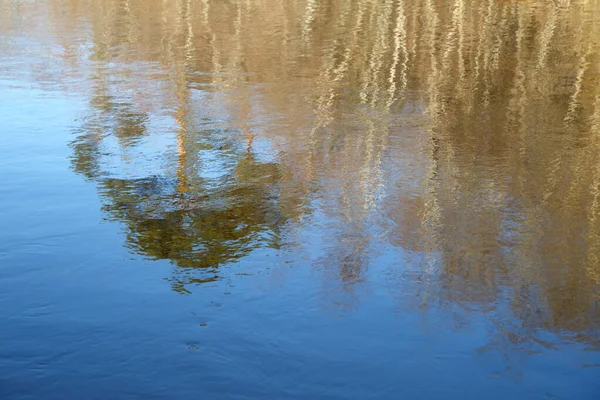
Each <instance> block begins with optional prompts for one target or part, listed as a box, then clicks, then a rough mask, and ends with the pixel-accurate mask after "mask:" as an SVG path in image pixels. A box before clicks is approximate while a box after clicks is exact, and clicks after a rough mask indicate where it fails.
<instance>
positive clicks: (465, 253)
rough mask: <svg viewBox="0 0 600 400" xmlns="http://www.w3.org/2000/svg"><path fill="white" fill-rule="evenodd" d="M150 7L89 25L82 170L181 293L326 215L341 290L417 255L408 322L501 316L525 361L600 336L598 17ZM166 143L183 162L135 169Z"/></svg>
mask: <svg viewBox="0 0 600 400" xmlns="http://www.w3.org/2000/svg"><path fill="white" fill-rule="evenodd" d="M72 2H73V3H74V4H78V3H79V2H78V1H77V0H73V1H72ZM135 4H138V5H135ZM145 4H152V7H145V6H144V7H139V3H137V2H135V1H131V2H129V1H126V2H122V1H119V2H117V1H108V2H103V5H102V6H98V5H95V6H93V7H92V10H91V11H89V12H87V13H86V18H88V19H89V21H90V24H91V25H90V26H91V30H92V33H93V35H92V38H91V39H90V40H91V41H92V42H93V43H92V44H93V46H92V51H93V57H91V58H93V59H94V60H97V64H96V65H95V66H96V67H97V68H98V69H97V70H96V75H95V76H94V78H93V79H92V83H91V85H92V86H93V89H92V90H91V93H92V95H91V98H90V107H91V110H92V111H91V116H90V117H89V118H88V120H87V122H86V123H85V124H84V125H83V126H82V127H81V129H80V131H79V132H78V138H77V139H76V140H75V141H74V142H73V150H74V157H73V167H74V169H75V170H76V171H78V172H80V173H82V174H85V175H86V176H87V177H88V178H89V179H93V180H95V181H97V182H98V185H99V191H100V193H101V194H102V197H103V201H104V203H105V209H106V212H107V214H108V215H109V216H110V217H111V218H114V219H116V220H118V221H121V222H122V223H124V224H125V226H126V227H127V244H128V246H130V247H131V248H132V249H133V250H134V251H136V252H139V253H141V254H144V255H147V256H149V257H152V258H157V259H158V258H160V259H169V260H172V261H173V262H174V263H175V264H176V265H177V269H176V270H175V272H174V274H173V278H172V282H173V287H174V288H175V289H176V290H179V291H185V290H187V289H186V285H188V284H191V283H194V282H205V281H207V280H211V279H216V278H217V277H218V274H219V269H218V268H219V266H221V265H224V264H227V263H230V262H233V261H235V260H237V259H240V258H242V257H243V256H245V255H246V254H248V253H249V252H251V251H252V250H253V249H255V248H256V247H258V246H272V247H277V246H279V243H280V238H281V236H282V235H283V234H284V233H285V230H286V229H288V228H289V225H293V224H289V225H287V226H286V223H288V222H290V221H294V220H295V219H296V218H299V217H300V216H302V215H303V214H304V213H306V212H307V210H309V209H310V207H314V208H318V211H319V212H320V214H319V215H320V216H322V217H323V219H324V220H327V221H333V223H332V224H330V225H329V226H325V227H324V230H326V231H327V234H329V235H330V237H331V238H332V243H325V244H323V252H324V253H325V254H324V255H322V256H319V258H318V259H316V260H313V265H314V266H317V267H318V269H319V270H321V271H324V274H323V275H324V276H325V278H324V279H333V278H332V277H335V281H336V282H341V283H340V285H341V286H342V287H343V288H345V289H347V290H349V291H351V290H352V287H353V285H355V284H356V283H360V282H363V281H365V280H367V270H368V268H371V265H372V260H373V258H375V256H376V254H375V253H376V247H377V246H382V243H384V244H385V246H387V248H388V249H389V248H391V249H392V250H394V249H395V250H398V251H399V250H400V249H401V250H402V251H405V252H407V253H410V254H411V255H412V257H413V258H412V259H411V261H410V262H407V265H404V266H401V267H399V266H396V265H394V266H390V268H395V269H396V271H394V273H395V274H396V275H395V276H397V277H400V279H398V284H402V282H405V281H406V279H405V278H406V277H407V276H408V277H411V278H410V284H404V285H402V287H401V288H399V289H398V291H399V292H402V294H400V295H398V294H397V293H396V294H394V295H396V296H398V297H400V298H402V299H403V300H402V301H405V302H406V304H409V307H411V308H412V307H415V308H419V309H421V310H428V309H435V308H436V307H442V308H443V307H446V306H447V305H448V304H450V305H458V306H460V307H463V308H464V309H468V310H480V311H483V312H486V313H490V314H493V315H495V316H497V317H494V318H497V320H498V321H503V322H498V324H505V325H506V321H512V322H514V324H513V325H511V326H508V325H510V324H508V325H506V326H502V327H499V331H503V332H505V333H506V334H505V335H504V336H502V337H503V338H504V339H506V338H509V339H507V340H509V342H514V343H517V344H518V343H520V341H521V340H523V338H526V339H527V340H530V339H531V340H534V341H535V340H538V341H539V340H541V339H540V338H539V337H537V336H536V335H537V333H538V331H539V330H542V329H545V330H550V331H553V332H556V333H559V334H565V333H566V334H569V335H571V336H573V337H575V338H583V339H585V340H586V341H589V342H591V341H593V339H594V338H597V336H598V333H597V330H598V327H599V321H600V310H599V309H598V298H599V295H600V272H599V271H600V270H599V263H600V217H599V216H598V215H599V213H600V205H599V202H600V201H599V197H600V196H599V193H600V167H599V165H600V84H599V83H600V69H599V68H600V67H599V65H600V64H599V63H598V61H599V60H600V55H599V54H600V53H599V48H598V46H599V45H598V40H597V38H598V37H600V23H599V22H598V21H599V19H598V18H597V16H598V13H599V12H600V3H599V2H598V1H597V0H594V1H571V2H562V1H556V2H522V1H497V0H455V1H453V2H445V1H436V0H389V1H381V2H377V1H369V0H354V1H333V0H329V1H312V0H310V1H308V0H307V1H299V2H279V3H277V4H276V5H274V4H273V3H272V2H266V1H261V0H256V1H244V2H236V1H233V2H212V1H196V2H194V1H176V2H159V1H152V2H147V3H145ZM73 12H76V11H73ZM156 21H160V22H159V23H157V22H156ZM157 25H159V27H156V26H157ZM150 38H151V39H150ZM107 60H108V61H110V62H112V63H114V64H115V65H113V66H108V67H107V65H106V62H108V61H107ZM111 75H118V76H119V77H121V78H122V79H121V80H119V81H111V80H110V78H111ZM149 77H150V78H149ZM131 93H133V94H131ZM160 118H165V119H168V121H169V122H168V123H164V125H160V123H159V122H156V120H158V119H160ZM152 124H155V125H154V126H155V127H154V128H150V125H152ZM157 125H159V126H160V127H162V128H165V126H166V128H165V130H166V131H168V132H170V133H172V134H173V135H174V138H175V142H176V143H177V144H176V145H175V146H173V147H171V148H165V149H163V150H158V151H157V152H155V153H154V156H153V157H154V158H143V157H140V158H138V160H137V163H138V164H136V162H135V157H134V158H133V159H132V160H129V161H128V160H127V159H126V157H127V154H128V151H135V149H137V148H138V147H140V146H141V145H142V144H144V143H146V140H145V138H147V137H155V136H160V134H158V133H157V132H156V131H153V132H149V131H150V130H151V129H155V130H156V126H157ZM161 132H162V131H161ZM258 139H263V140H264V142H267V143H269V145H271V146H272V148H271V149H270V150H269V151H268V153H270V156H271V159H270V161H265V160H263V159H261V157H260V155H259V151H258V150H257V149H256V146H257V140H258ZM112 142H115V143H114V145H118V147H119V149H120V150H117V149H115V148H114V147H110V148H107V147H106V146H108V144H107V143H109V144H110V143H112ZM115 155H118V159H117V160H116V161H114V160H113V161H110V160H109V159H111V157H113V156H115ZM140 160H141V161H140ZM111 162H112V164H111ZM131 165H133V166H131ZM149 165H154V166H156V165H160V168H162V169H163V170H161V171H159V172H153V173H146V174H145V173H144V172H143V171H144V168H146V167H149ZM126 167H127V168H133V169H135V168H137V167H140V168H141V169H142V170H141V171H137V173H134V174H133V175H135V176H134V177H133V178H123V177H119V175H124V173H123V171H124V170H126V169H127V168H126ZM207 171H208V172H207ZM211 171H212V172H211ZM315 198H318V200H319V201H318V202H317V201H315V202H314V203H315V204H313V205H310V203H311V202H313V200H314V199H315ZM307 204H309V206H307ZM332 225H334V226H335V228H331V226H332ZM298 226H299V224H296V225H295V226H294V227H295V228H297V229H301V227H298ZM290 229H291V228H290ZM190 271H194V273H190ZM199 271H202V272H199ZM415 299H417V300H415ZM415 302H417V303H418V304H417V303H415ZM503 313H504V314H503Z"/></svg>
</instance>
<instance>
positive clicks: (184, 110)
mask: <svg viewBox="0 0 600 400" xmlns="http://www.w3.org/2000/svg"><path fill="white" fill-rule="evenodd" d="M190 6H191V3H190V0H178V1H177V4H176V7H177V20H176V21H177V24H176V31H177V33H178V34H183V35H184V37H185V41H184V43H185V45H184V48H183V54H181V55H176V56H175V84H176V87H177V89H176V93H177V110H176V111H175V120H176V121H177V125H178V127H179V129H178V130H177V151H178V153H179V156H178V164H177V178H178V182H177V190H178V191H179V192H180V193H186V192H188V191H189V182H188V177H187V169H188V165H187V163H188V162H187V159H188V152H187V142H188V123H189V121H188V118H189V98H190V90H189V87H188V81H187V72H186V70H187V67H188V64H191V63H192V62H193V61H194V51H193V49H192V43H193V39H194V31H193V29H192V25H191V9H190Z"/></svg>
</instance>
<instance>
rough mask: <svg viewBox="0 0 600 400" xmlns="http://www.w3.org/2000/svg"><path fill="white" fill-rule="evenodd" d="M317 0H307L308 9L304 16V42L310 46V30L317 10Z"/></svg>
mask: <svg viewBox="0 0 600 400" xmlns="http://www.w3.org/2000/svg"><path fill="white" fill-rule="evenodd" d="M317 7H318V3H317V0H307V2H306V10H305V12H304V17H303V18H302V43H303V44H304V45H305V46H308V45H309V43H310V31H311V30H312V24H313V21H314V19H315V15H316V12H317Z"/></svg>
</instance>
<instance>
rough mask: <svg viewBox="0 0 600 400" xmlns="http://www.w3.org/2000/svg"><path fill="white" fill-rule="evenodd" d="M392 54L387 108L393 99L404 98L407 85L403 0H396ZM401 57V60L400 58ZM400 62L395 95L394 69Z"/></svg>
mask: <svg viewBox="0 0 600 400" xmlns="http://www.w3.org/2000/svg"><path fill="white" fill-rule="evenodd" d="M393 52H394V53H393V55H392V66H391V67H390V78H389V89H388V94H389V98H388V101H387V104H386V106H387V108H388V109H389V108H390V107H391V105H392V104H393V103H394V101H395V100H396V99H397V98H399V99H401V100H402V99H404V91H405V90H406V85H407V75H406V74H407V69H408V52H407V49H406V16H405V11H404V0H396V26H395V27H394V50H393ZM401 59H402V60H401ZM398 64H400V68H401V70H400V88H399V89H398V92H399V94H398V96H397V97H396V80H397V79H396V70H397V69H398Z"/></svg>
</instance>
